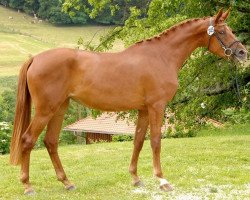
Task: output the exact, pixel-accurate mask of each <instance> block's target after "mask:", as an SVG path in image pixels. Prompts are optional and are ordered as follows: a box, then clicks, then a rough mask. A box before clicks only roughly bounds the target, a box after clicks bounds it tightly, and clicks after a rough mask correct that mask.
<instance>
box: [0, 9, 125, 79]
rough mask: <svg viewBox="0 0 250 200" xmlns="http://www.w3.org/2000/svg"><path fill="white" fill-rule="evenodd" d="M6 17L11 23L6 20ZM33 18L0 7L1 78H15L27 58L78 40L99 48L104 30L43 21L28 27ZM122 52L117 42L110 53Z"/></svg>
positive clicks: (102, 28) (74, 43) (75, 43)
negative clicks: (91, 42) (54, 24)
mask: <svg viewBox="0 0 250 200" xmlns="http://www.w3.org/2000/svg"><path fill="white" fill-rule="evenodd" d="M9 16H11V17H13V19H9ZM33 20H34V19H33V17H31V16H28V15H26V14H24V13H18V12H16V11H14V10H11V9H7V8H5V7H3V6H0V55H1V56H0V76H11V75H17V74H18V72H19V68H20V66H21V65H22V63H24V62H25V61H26V60H27V59H28V57H29V56H30V55H35V54H37V53H39V52H42V51H45V50H47V49H51V48H57V47H70V48H75V47H76V46H77V41H78V39H79V38H80V37H82V38H83V40H84V42H88V41H89V40H91V39H92V37H93V36H94V35H95V38H94V39H93V43H94V44H98V42H99V37H100V36H101V35H103V34H105V33H106V32H107V31H108V30H109V29H110V27H107V26H53V25H51V24H49V23H47V22H45V21H43V22H42V23H35V24H33V23H31V21H33ZM119 49H122V45H121V43H120V42H117V43H116V45H115V46H114V49H113V50H119Z"/></svg>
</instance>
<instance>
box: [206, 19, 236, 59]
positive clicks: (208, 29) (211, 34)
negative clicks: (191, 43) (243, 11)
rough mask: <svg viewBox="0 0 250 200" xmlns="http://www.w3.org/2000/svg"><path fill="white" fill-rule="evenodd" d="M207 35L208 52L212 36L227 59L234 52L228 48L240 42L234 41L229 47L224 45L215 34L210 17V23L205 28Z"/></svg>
mask: <svg viewBox="0 0 250 200" xmlns="http://www.w3.org/2000/svg"><path fill="white" fill-rule="evenodd" d="M207 34H208V35H209V39H208V50H209V46H210V40H211V37H212V36H213V35H214V36H215V37H216V39H217V40H218V42H219V43H220V45H221V47H222V48H223V49H224V54H225V55H226V56H227V57H230V56H231V55H232V54H234V51H233V50H232V49H231V48H230V47H232V46H233V45H234V44H235V43H239V42H240V41H238V40H235V41H233V42H232V43H231V44H230V45H228V46H227V45H226V44H225V43H224V42H223V41H222V40H221V38H220V37H219V35H218V34H217V33H216V31H215V29H214V26H213V22H212V17H210V23H209V26H208V28H207Z"/></svg>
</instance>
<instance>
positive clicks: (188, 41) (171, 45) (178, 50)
mask: <svg viewBox="0 0 250 200" xmlns="http://www.w3.org/2000/svg"><path fill="white" fill-rule="evenodd" d="M208 23H209V22H208V19H199V20H196V21H190V22H186V23H184V24H181V25H179V26H177V27H176V28H175V29H174V30H171V29H170V30H169V33H167V34H165V35H164V34H163V35H162V36H161V37H162V41H161V45H162V47H161V48H159V49H161V52H160V53H161V54H162V58H163V59H165V62H166V63H169V64H170V65H174V66H175V67H176V68H177V69H178V70H179V69H180V68H181V66H182V65H183V63H184V62H185V60H186V59H187V58H188V57H189V56H190V55H191V53H192V52H193V51H194V50H195V49H196V48H197V47H201V46H206V43H207V40H208V37H207V35H206V29H207V27H208Z"/></svg>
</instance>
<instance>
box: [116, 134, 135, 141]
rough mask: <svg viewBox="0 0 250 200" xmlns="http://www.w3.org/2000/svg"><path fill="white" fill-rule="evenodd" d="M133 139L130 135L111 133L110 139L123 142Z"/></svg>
mask: <svg viewBox="0 0 250 200" xmlns="http://www.w3.org/2000/svg"><path fill="white" fill-rule="evenodd" d="M131 140H133V136H132V135H113V136H112V141H113V142H124V141H131Z"/></svg>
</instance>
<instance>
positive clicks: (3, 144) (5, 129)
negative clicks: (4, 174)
mask: <svg viewBox="0 0 250 200" xmlns="http://www.w3.org/2000/svg"><path fill="white" fill-rule="evenodd" d="M10 134H11V129H10V126H9V124H8V123H7V122H0V154H6V153H9V151H10V149H9V146H10V137H11V135H10Z"/></svg>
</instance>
